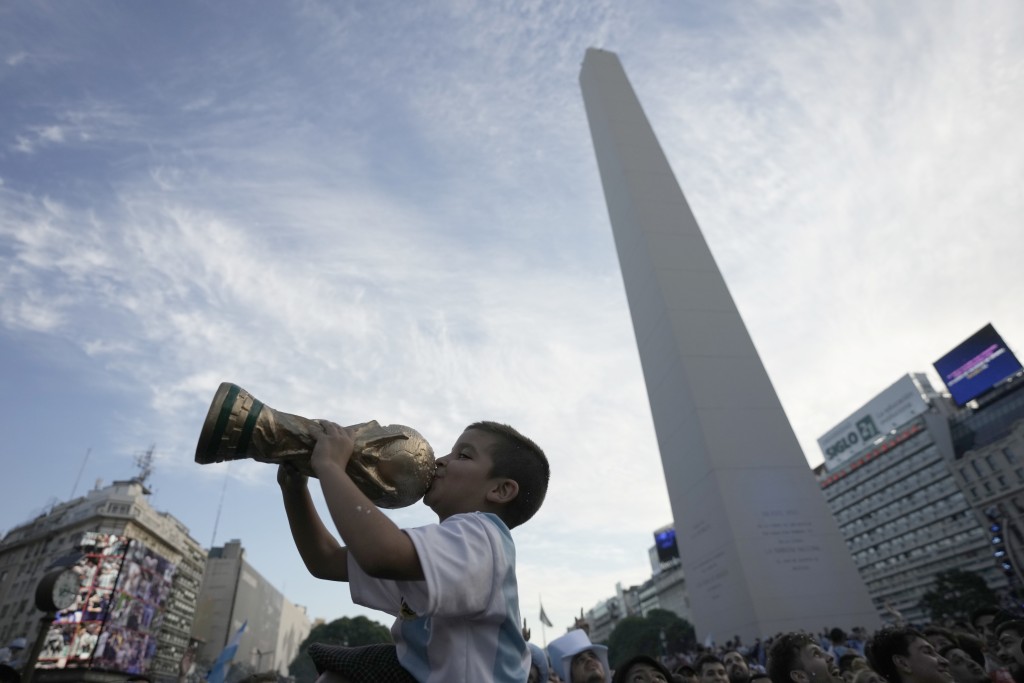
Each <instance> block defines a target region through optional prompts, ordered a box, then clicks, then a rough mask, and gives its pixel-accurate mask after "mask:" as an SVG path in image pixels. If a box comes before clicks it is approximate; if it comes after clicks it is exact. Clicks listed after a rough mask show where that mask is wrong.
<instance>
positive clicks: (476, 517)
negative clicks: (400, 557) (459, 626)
mask: <svg viewBox="0 0 1024 683" xmlns="http://www.w3.org/2000/svg"><path fill="white" fill-rule="evenodd" d="M406 533H408V534H409V537H410V538H411V539H412V542H413V545H415V546H416V552H417V554H418V555H419V558H420V566H421V567H422V569H423V576H424V578H423V580H422V581H401V582H398V583H399V588H400V589H401V590H402V592H403V599H404V600H405V602H406V604H407V605H408V607H409V608H410V609H411V610H412V611H413V612H415V613H416V614H418V615H420V616H424V615H436V616H442V617H455V616H477V615H480V614H481V613H483V612H484V611H486V610H487V609H488V606H489V605H490V604H491V601H492V593H493V591H494V590H495V589H496V588H497V586H496V577H497V576H499V575H500V574H502V573H503V572H504V569H505V565H506V564H507V563H508V562H509V560H510V558H508V557H506V556H505V553H504V544H503V543H502V542H501V540H500V535H501V534H500V531H499V528H498V526H497V525H496V524H495V523H494V522H492V521H490V520H489V519H487V517H486V516H485V515H482V514H478V513H470V514H462V515H455V516H454V517H451V518H449V519H447V520H445V521H444V523H442V524H432V525H429V526H424V527H419V528H416V529H408V530H407V531H406ZM506 533H507V532H506ZM510 538H511V537H510ZM513 561H514V560H513Z"/></svg>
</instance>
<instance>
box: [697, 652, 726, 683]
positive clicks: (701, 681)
mask: <svg viewBox="0 0 1024 683" xmlns="http://www.w3.org/2000/svg"><path fill="white" fill-rule="evenodd" d="M693 668H694V670H695V671H696V672H697V681H698V683H729V674H727V673H726V671H725V664H724V663H723V662H722V660H721V659H719V658H718V657H716V656H715V655H713V654H710V653H709V654H703V655H701V656H700V657H698V658H697V661H696V662H694V663H693Z"/></svg>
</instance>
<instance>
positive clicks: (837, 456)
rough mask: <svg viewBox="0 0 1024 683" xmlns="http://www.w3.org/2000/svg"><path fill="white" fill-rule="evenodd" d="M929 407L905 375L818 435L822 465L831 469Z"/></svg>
mask: <svg viewBox="0 0 1024 683" xmlns="http://www.w3.org/2000/svg"><path fill="white" fill-rule="evenodd" d="M927 410H928V402H927V401H925V400H924V398H922V396H921V389H920V388H919V387H918V386H917V383H916V382H915V381H914V378H913V377H911V376H910V375H904V376H903V377H901V378H900V379H898V380H897V381H896V382H895V383H894V384H892V386H890V387H889V388H888V389H886V390H885V391H883V392H882V393H880V394H879V395H878V396H876V397H874V398H873V399H871V400H870V401H868V402H867V403H865V404H864V405H863V406H862V407H861V408H860V410H858V411H856V412H855V413H853V414H852V415H850V416H849V417H848V418H846V419H845V420H843V421H842V422H840V423H839V424H838V425H836V426H835V427H833V428H832V429H830V430H829V431H828V432H827V433H826V434H825V435H824V436H822V437H821V438H819V439H818V447H819V448H821V452H822V454H823V455H824V456H825V468H826V469H827V470H828V471H830V472H831V471H833V470H835V469H836V468H837V467H839V466H840V465H842V464H843V463H845V462H846V461H847V460H849V459H850V458H852V457H854V456H855V455H858V454H859V453H862V452H863V451H866V450H868V449H869V448H870V447H871V446H872V445H874V442H875V440H876V439H877V438H878V437H880V436H882V435H884V434H887V433H889V431H890V430H893V429H895V428H897V427H899V426H901V425H904V424H906V423H907V422H910V421H911V420H913V419H914V418H915V417H917V416H918V415H920V414H921V413H923V412H925V411H927Z"/></svg>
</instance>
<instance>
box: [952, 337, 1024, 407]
mask: <svg viewBox="0 0 1024 683" xmlns="http://www.w3.org/2000/svg"><path fill="white" fill-rule="evenodd" d="M935 370H936V372H938V373H939V377H941V378H942V381H943V383H944V384H945V385H946V388H947V389H949V393H950V395H952V397H953V401H954V402H956V404H957V405H958V406H962V405H964V404H965V403H967V402H968V401H970V400H972V399H975V398H977V397H978V396H981V395H982V394H984V393H985V392H986V391H988V390H989V389H991V388H992V387H994V386H995V385H996V384H998V383H999V382H1001V381H1002V380H1004V379H1006V378H1007V377H1009V376H1011V375H1013V374H1014V373H1016V372H1019V371H1020V370H1021V365H1020V361H1018V360H1017V358H1016V356H1014V355H1013V352H1012V351H1010V349H1008V348H1007V347H1006V343H1005V342H1004V341H1003V338H1002V337H1000V336H999V333H998V332H996V330H995V328H994V327H992V325H991V324H989V325H986V326H985V327H983V328H981V329H980V330H978V331H977V332H975V333H974V334H973V335H971V336H970V337H969V338H968V339H967V341H965V342H964V343H962V344H960V345H959V346H957V347H956V348H955V349H953V350H952V351H950V352H949V353H947V354H946V355H945V356H943V357H942V358H940V359H939V360H937V361H935Z"/></svg>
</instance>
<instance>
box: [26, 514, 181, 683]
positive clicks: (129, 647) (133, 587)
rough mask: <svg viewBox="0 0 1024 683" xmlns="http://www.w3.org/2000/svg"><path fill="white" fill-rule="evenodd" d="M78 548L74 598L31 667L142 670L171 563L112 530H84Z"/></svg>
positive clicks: (152, 651) (164, 598)
mask: <svg viewBox="0 0 1024 683" xmlns="http://www.w3.org/2000/svg"><path fill="white" fill-rule="evenodd" d="M81 550H82V552H83V553H84V556H83V557H82V559H81V560H79V562H78V564H77V565H76V566H75V568H74V570H75V571H76V572H77V573H78V575H79V589H78V599H77V600H76V601H75V603H74V604H73V605H71V607H69V608H68V609H66V610H64V611H62V612H58V613H57V616H56V619H54V621H53V623H52V624H51V625H50V629H49V631H47V634H46V640H45V641H44V642H43V649H42V651H41V652H40V653H39V659H38V663H37V665H36V666H37V667H38V668H43V669H64V668H89V669H101V670H105V671H117V672H121V673H129V674H138V673H145V672H146V670H147V669H148V668H149V663H150V661H151V660H152V659H153V655H154V654H156V645H157V635H158V634H159V632H160V623H161V621H162V619H163V605H164V604H165V603H166V601H167V596H168V595H169V594H170V592H171V582H172V580H173V578H174V570H175V565H174V564H172V563H171V562H169V561H168V560H167V559H166V558H164V557H162V556H160V555H157V554H156V553H154V552H153V551H151V550H149V549H148V548H146V546H145V545H143V544H142V543H140V542H139V541H134V540H130V539H127V538H124V537H121V536H114V535H112V534H98V533H87V534H85V535H84V536H83V539H82V544H81Z"/></svg>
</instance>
